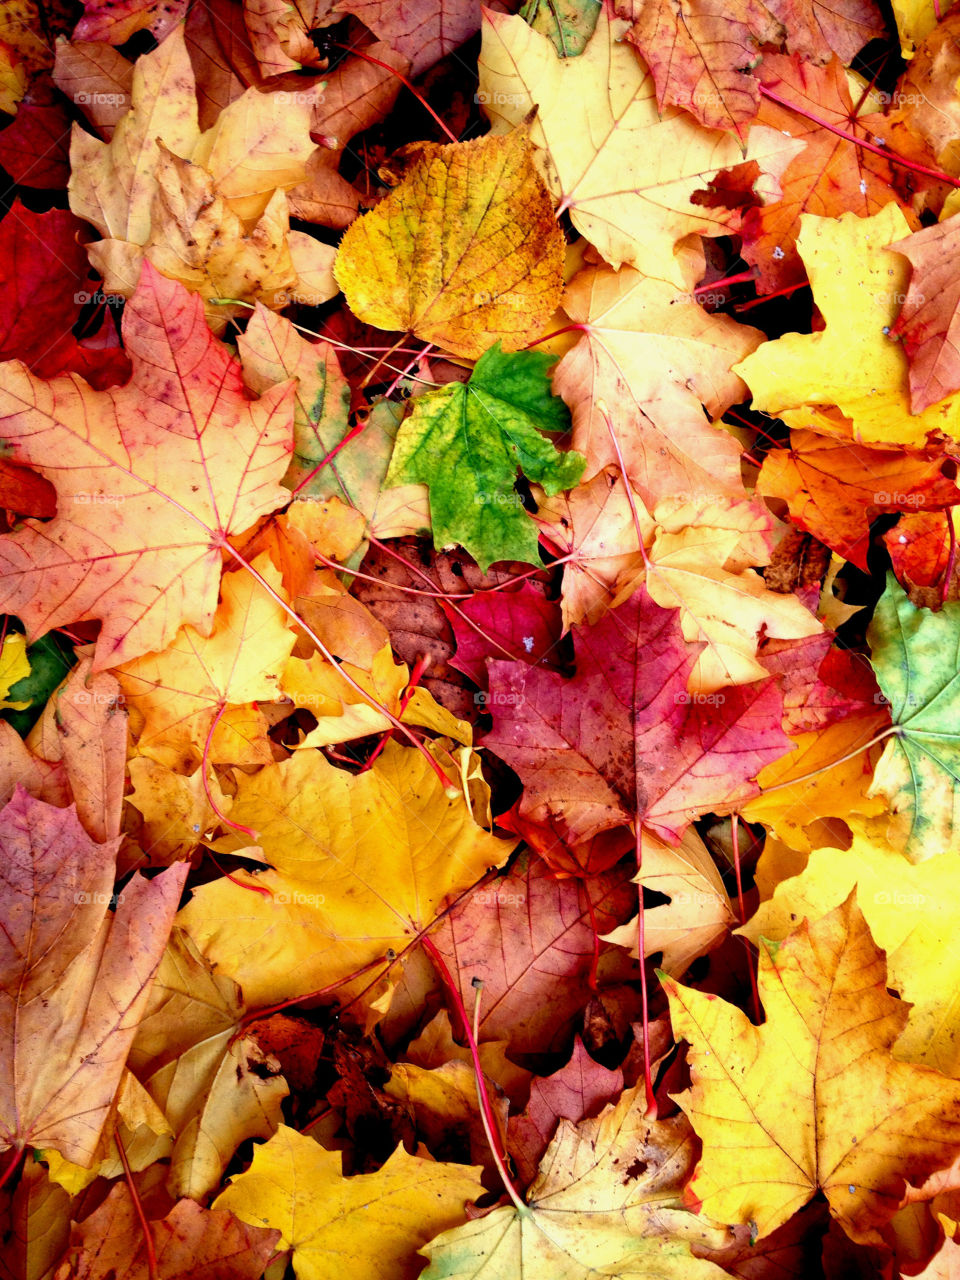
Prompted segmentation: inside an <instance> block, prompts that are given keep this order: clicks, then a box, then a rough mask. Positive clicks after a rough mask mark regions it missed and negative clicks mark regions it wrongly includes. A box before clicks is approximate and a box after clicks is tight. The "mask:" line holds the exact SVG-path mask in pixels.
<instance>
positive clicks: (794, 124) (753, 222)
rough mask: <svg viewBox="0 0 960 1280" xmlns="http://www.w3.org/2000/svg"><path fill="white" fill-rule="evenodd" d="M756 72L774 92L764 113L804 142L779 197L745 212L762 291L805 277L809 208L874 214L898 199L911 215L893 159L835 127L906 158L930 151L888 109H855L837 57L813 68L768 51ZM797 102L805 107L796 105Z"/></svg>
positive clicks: (748, 251) (821, 212)
mask: <svg viewBox="0 0 960 1280" xmlns="http://www.w3.org/2000/svg"><path fill="white" fill-rule="evenodd" d="M758 75H759V78H760V82H761V84H762V86H763V88H764V90H765V91H766V92H767V93H768V94H774V95H776V96H775V98H771V97H769V96H767V97H765V98H764V100H763V103H762V106H761V109H760V113H759V116H758V120H759V121H760V122H761V123H762V124H764V125H767V126H769V127H770V128H772V129H775V130H777V131H778V132H782V133H783V134H785V135H786V136H787V137H789V138H793V139H796V141H798V142H802V143H803V150H802V151H801V152H800V153H799V154H798V155H796V156H794V157H793V159H791V161H790V163H789V164H788V165H787V166H786V168H785V169H784V170H783V172H782V174H781V175H780V178H779V185H780V189H781V190H780V195H779V198H775V199H770V198H769V197H768V198H767V201H766V203H765V204H764V206H763V207H762V208H759V209H757V208H754V209H750V210H748V211H747V213H746V214H745V215H744V220H743V251H742V252H743V257H744V258H745V259H746V261H747V262H749V263H751V264H752V265H753V267H754V268H755V278H756V282H757V288H758V290H759V291H760V292H761V293H770V292H773V291H775V290H777V289H783V288H785V287H786V286H788V285H790V284H795V283H797V282H799V281H801V280H802V279H803V267H802V265H801V263H800V261H799V258H798V256H797V247H798V246H797V237H798V235H799V232H800V228H801V225H802V220H803V217H804V215H807V214H816V215H818V216H829V217H835V216H836V215H838V214H842V213H844V212H852V213H856V214H857V215H858V216H859V217H870V216H872V215H874V214H876V213H878V212H879V211H880V210H881V209H883V208H884V207H886V206H887V205H890V204H892V205H893V207H895V208H897V207H900V208H901V209H902V211H903V213H904V215H905V217H908V218H911V219H913V215H912V214H911V213H910V212H909V210H908V209H907V207H906V205H905V204H904V203H903V202H901V201H900V200H899V197H898V195H897V192H896V190H895V189H894V170H893V168H892V167H891V165H890V162H889V161H888V160H887V159H886V158H885V157H884V156H878V155H876V154H875V153H874V152H872V151H868V150H866V149H864V148H861V147H858V146H856V144H855V143H854V142H852V141H850V140H849V138H844V137H841V136H839V135H838V134H837V133H836V132H834V131H833V130H836V129H840V130H842V131H843V132H844V133H846V134H851V133H852V134H853V136H854V137H859V136H861V135H862V136H864V138H865V140H866V141H868V142H873V145H877V143H878V142H879V143H882V144H884V145H890V146H891V148H892V150H893V151H895V152H896V153H898V154H901V155H906V156H907V158H917V159H929V157H928V156H926V155H925V154H921V155H919V156H917V155H915V153H916V152H917V151H918V146H917V143H916V142H915V141H914V140H913V138H912V136H911V135H909V134H908V133H907V131H906V130H905V129H903V127H902V126H900V127H899V128H898V127H897V126H896V125H895V124H894V123H893V122H889V121H887V120H886V119H885V118H884V117H883V115H882V114H879V113H871V114H868V115H865V116H863V117H858V116H857V112H856V109H855V107H854V104H853V101H852V99H851V97H850V87H849V85H848V83H847V79H846V72H845V71H844V68H843V64H842V62H841V60H840V59H839V58H834V59H833V60H832V61H831V62H830V63H829V64H828V65H827V66H825V67H814V66H811V65H810V64H809V63H805V62H802V61H801V60H800V58H799V57H796V56H794V57H792V58H789V57H785V56H777V55H772V56H765V57H764V59H763V62H762V63H761V65H760V67H759V68H758ZM777 99H780V101H778V100H777ZM793 104H796V105H797V107H798V108H799V109H800V110H799V111H792V110H790V107H791V106H792V105H793ZM810 115H813V117H814V118H815V119H814V120H811V119H810V118H809V116H810ZM817 120H823V121H825V123H826V124H827V125H831V126H833V129H829V128H824V126H823V125H821V124H818V123H816V121H817ZM874 139H876V141H874ZM920 150H921V151H922V149H920ZM909 229H911V230H912V229H913V227H912V226H910V227H909ZM801 256H803V255H801ZM804 262H806V258H804ZM808 270H809V264H808ZM891 289H892V286H891Z"/></svg>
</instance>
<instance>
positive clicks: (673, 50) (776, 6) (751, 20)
mask: <svg viewBox="0 0 960 1280" xmlns="http://www.w3.org/2000/svg"><path fill="white" fill-rule="evenodd" d="M616 12H617V13H618V14H619V15H620V16H621V17H624V18H627V19H629V20H631V21H632V22H633V26H632V27H631V28H630V31H629V32H628V33H627V38H628V39H629V40H631V41H632V42H633V43H634V44H635V45H636V46H637V48H638V49H639V50H640V52H641V53H642V54H643V56H644V58H645V59H646V61H647V63H648V64H649V66H650V70H651V72H652V73H653V76H654V79H655V80H656V82H657V96H658V100H659V102H660V106H661V108H662V107H663V106H664V105H665V104H666V103H670V104H671V105H673V106H680V107H685V108H686V109H687V110H688V111H689V112H690V113H691V114H692V115H693V116H695V117H696V118H697V119H698V120H699V121H700V123H701V124H702V125H704V127H705V128H708V129H734V130H735V131H736V133H737V136H738V137H742V131H741V129H740V125H742V124H745V123H747V122H749V121H751V120H753V119H754V118H755V117H756V116H757V114H758V111H759V109H760V105H761V97H760V87H759V82H758V80H757V77H756V76H754V75H751V74H750V72H751V70H752V69H753V68H754V67H755V66H756V64H757V63H758V61H760V57H761V55H760V50H759V46H760V45H763V44H787V45H788V46H789V48H790V50H791V52H795V53H798V54H799V55H800V56H802V57H804V58H810V59H812V60H813V61H816V62H826V61H828V60H829V58H830V56H831V54H832V52H833V51H834V50H836V52H837V53H838V54H839V56H840V61H841V62H844V63H849V62H852V61H853V58H854V56H855V54H857V53H858V52H859V50H860V49H861V48H862V47H863V45H865V44H866V43H867V42H868V41H869V40H872V39H874V37H876V36H879V35H882V34H883V33H884V25H883V19H882V18H881V16H880V14H879V13H878V12H877V10H876V8H875V7H874V5H873V4H872V3H871V0H844V3H843V4H841V5H837V6H833V7H831V8H828V7H827V6H826V5H825V4H820V3H817V2H816V0H801V2H800V3H797V0H768V2H767V3H762V2H761V0H749V2H748V3H746V4H744V5H742V6H740V8H739V9H738V10H737V11H735V12H734V11H727V12H723V11H718V10H716V9H714V8H713V7H712V6H711V5H710V4H707V3H704V0H679V3H678V4H676V5H674V4H672V3H665V2H664V0H660V2H659V3H657V4H654V5H646V4H642V3H638V0H619V3H618V4H617V6H616Z"/></svg>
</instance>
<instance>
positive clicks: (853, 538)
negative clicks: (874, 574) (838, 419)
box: [757, 386, 960, 573]
mask: <svg viewBox="0 0 960 1280" xmlns="http://www.w3.org/2000/svg"><path fill="white" fill-rule="evenodd" d="M958 389H960V386H958ZM946 465H947V460H946V458H945V456H944V454H943V453H942V452H941V451H940V450H938V449H933V448H928V449H925V450H914V451H907V450H905V449H868V448H866V447H864V446H863V445H856V444H852V443H850V442H849V441H846V440H836V439H831V438H830V437H828V436H821V435H818V434H817V433H816V432H814V431H804V430H802V429H801V430H794V431H792V432H791V434H790V448H789V449H772V450H771V451H770V452H769V453H768V454H766V455H765V457H764V459H763V467H762V468H761V471H760V475H759V476H758V477H757V492H758V493H761V494H763V495H764V497H775V498H782V499H783V500H784V501H785V502H787V503H788V505H789V507H790V518H791V520H792V521H793V522H794V524H796V525H797V526H798V527H799V528H801V529H806V530H807V531H808V532H809V533H812V534H813V535H814V537H816V538H819V539H820V541H821V542H825V543H826V544H827V546H828V547H831V548H832V549H833V550H834V551H837V552H839V554H840V555H842V556H843V558H844V559H845V560H849V561H850V562H851V563H852V564H855V565H856V566H857V568H859V569H862V570H863V572H864V573H866V572H867V554H868V552H869V550H870V521H871V519H872V518H873V515H874V514H879V513H881V512H887V511H908V512H910V511H913V510H914V509H915V508H917V507H921V506H922V507H924V508H926V509H928V510H931V511H933V510H936V509H937V508H940V507H949V506H953V505H954V504H955V503H957V502H960V491H958V490H957V487H956V485H955V484H954V483H953V481H952V480H951V479H949V478H948V477H947V475H946V474H945V471H946Z"/></svg>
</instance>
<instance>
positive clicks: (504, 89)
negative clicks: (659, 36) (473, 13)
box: [478, 7, 796, 287]
mask: <svg viewBox="0 0 960 1280" xmlns="http://www.w3.org/2000/svg"><path fill="white" fill-rule="evenodd" d="M629 25H630V24H629V23H628V22H625V21H621V20H619V19H614V20H612V21H611V20H610V19H609V17H608V16H607V10H606V8H605V7H604V9H603V10H602V11H601V14H600V17H599V20H598V22H597V26H596V29H595V31H594V33H593V35H592V36H591V38H590V40H589V42H588V44H587V47H586V49H584V51H583V53H581V54H580V55H579V56H578V57H576V58H558V57H557V53H556V50H555V49H554V46H553V43H552V42H551V41H550V40H549V39H548V38H547V36H544V35H541V34H540V33H539V32H537V31H534V30H533V29H532V28H531V27H529V26H528V25H527V24H526V22H524V20H523V19H522V18H520V17H517V16H507V15H505V14H502V13H495V12H493V11H488V12H485V14H484V19H483V46H482V48H481V51H480V90H479V93H478V98H479V101H480V102H481V103H483V106H484V110H485V111H486V113H487V115H488V116H489V117H490V120H491V122H492V128H493V132H494V133H495V134H498V133H503V132H505V131H506V130H507V129H510V128H513V127H515V126H516V125H518V124H520V122H521V121H522V120H524V119H525V118H526V117H527V115H528V113H529V112H530V111H531V110H532V109H533V108H534V107H536V108H537V116H536V119H535V121H534V123H533V126H532V131H531V138H532V140H533V142H534V143H535V144H536V145H537V147H539V148H540V149H541V151H542V152H543V153H544V155H543V157H542V160H541V167H542V170H543V173H544V177H545V180H546V182H547V185H548V186H549V188H550V190H551V192H552V193H553V195H554V196H555V197H556V198H557V199H558V200H559V201H560V207H561V208H562V209H569V210H570V217H571V220H572V222H573V224H574V226H575V227H576V228H577V230H578V231H579V232H581V234H583V235H584V236H586V238H587V239H588V240H589V241H590V242H591V243H592V244H594V245H595V246H596V247H597V249H599V251H600V253H601V254H602V256H603V257H604V258H605V259H606V261H607V262H608V263H610V265H611V266H612V267H619V266H620V265H621V264H622V263H624V262H626V263H629V264H630V265H631V266H635V267H637V268H638V269H639V270H641V271H642V272H643V273H644V274H645V275H651V276H655V277H663V276H665V277H666V278H667V279H669V280H671V281H672V282H673V283H674V284H676V285H678V286H680V287H682V286H683V274H682V271H681V270H680V268H679V265H678V263H677V262H676V260H675V259H674V245H675V244H676V242H677V241H678V240H680V239H681V238H682V237H683V236H686V235H690V234H691V233H695V232H696V233H700V234H701V235H714V236H717V235H725V234H727V233H728V232H729V231H730V229H731V221H730V219H731V211H730V210H727V209H708V208H706V207H705V206H703V205H696V204H694V203H693V201H692V198H691V197H692V196H693V194H694V192H695V191H697V190H698V189H700V188H705V187H706V186H707V184H708V182H709V181H710V179H711V178H712V177H713V176H714V175H715V174H716V173H717V172H718V170H721V169H726V168H729V167H730V166H733V165H736V164H739V163H740V161H742V160H743V159H744V156H743V154H742V153H741V150H740V147H739V145H738V143H737V141H736V139H735V138H734V137H732V136H731V135H729V134H726V133H722V132H720V131H718V130H712V129H704V128H703V127H702V126H701V125H699V124H698V123H697V121H695V120H694V119H693V118H692V117H691V116H689V115H688V114H687V113H686V112H685V111H682V110H680V108H679V107H665V108H664V109H663V111H662V112H661V111H660V110H659V109H658V106H657V92H656V86H655V84H654V81H653V76H651V75H650V73H649V71H648V70H647V68H646V66H645V65H644V63H643V61H642V59H641V58H640V57H639V56H638V55H637V53H636V51H635V50H634V49H633V48H632V47H631V46H630V45H628V44H627V43H625V42H622V40H621V37H622V36H623V35H624V34H625V32H626V31H627V29H628V28H629ZM785 150H790V152H791V153H795V151H796V143H795V142H794V141H793V139H790V138H785V137H783V136H782V135H781V134H779V133H778V132H777V131H776V130H774V129H765V128H760V129H752V130H751V131H750V134H749V138H748V150H747V159H755V160H757V161H763V162H764V163H765V164H768V165H769V164H773V165H774V166H781V167H782V158H783V153H784V151H785Z"/></svg>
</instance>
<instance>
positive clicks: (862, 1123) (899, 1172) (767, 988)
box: [661, 894, 960, 1243]
mask: <svg viewBox="0 0 960 1280" xmlns="http://www.w3.org/2000/svg"><path fill="white" fill-rule="evenodd" d="M886 980H887V978H886V963H885V961H884V955H883V952H882V951H880V950H878V948H877V946H876V944H875V943H874V941H873V939H872V937H871V936H870V931H869V929H868V928H867V925H866V922H865V921H864V918H863V915H862V914H861V912H860V910H859V908H858V907H857V905H856V903H855V901H854V896H853V894H851V895H850V896H849V897H848V898H847V900H846V901H845V902H844V903H842V904H841V905H840V906H839V907H837V908H836V909H835V910H833V911H831V912H830V913H829V914H828V915H825V916H824V917H823V918H822V919H821V920H818V921H817V922H816V923H815V924H813V925H808V924H807V922H806V921H803V922H802V923H801V924H800V926H799V927H798V928H797V929H796V930H795V931H794V932H793V933H792V934H791V935H790V937H789V938H788V939H787V940H786V941H785V942H782V943H766V944H764V946H763V947H762V948H761V951H760V971H759V976H758V979H757V981H758V987H759V991H760V998H761V1000H762V1002H763V1006H764V1010H765V1013H766V1021H765V1022H764V1024H763V1026H760V1027H755V1026H753V1025H752V1024H751V1023H750V1021H749V1020H748V1019H747V1017H746V1015H745V1014H744V1013H742V1012H741V1011H740V1010H739V1009H737V1008H736V1007H735V1006H733V1005H730V1004H727V1003H726V1001H723V1000H720V999H718V998H717V997H716V996H713V995H707V994H704V993H702V992H699V991H694V990H693V989H691V988H689V987H682V986H680V985H679V984H678V983H676V982H674V981H673V980H672V979H668V978H667V977H666V975H664V976H663V978H662V979H661V981H662V983H663V987H664V990H665V991H666V992H667V996H668V998H669V1000H670V1019H671V1022H672V1023H673V1029H674V1034H675V1035H676V1037H677V1038H678V1039H682V1040H686V1041H687V1043H688V1045H689V1046H690V1047H689V1050H688V1061H689V1063H690V1071H691V1078H692V1081H693V1083H692V1085H691V1087H690V1089H688V1090H687V1091H686V1092H685V1093H682V1094H680V1095H679V1096H678V1097H677V1098H676V1099H675V1100H676V1101H677V1102H678V1103H679V1105H680V1106H681V1107H682V1108H683V1110H684V1111H685V1112H686V1114H687V1115H688V1116H689V1117H690V1120H691V1122H692V1124H693V1126H694V1128H695V1129H696V1131H697V1135H698V1136H699V1138H700V1139H701V1141H702V1142H703V1155H702V1156H701V1158H700V1162H699V1164H698V1165H697V1168H696V1171H695V1172H694V1175H693V1178H692V1180H691V1182H690V1184H689V1190H688V1195H689V1197H690V1198H691V1199H696V1201H697V1203H698V1205H700V1206H701V1207H702V1210H703V1212H704V1213H705V1214H706V1215H707V1216H708V1217H710V1218H712V1219H713V1220H714V1221H718V1222H731V1223H733V1222H742V1223H746V1222H747V1221H752V1222H753V1223H755V1224H756V1231H757V1234H758V1235H759V1236H766V1235H769V1234H770V1232H771V1231H774V1230H775V1229H776V1228H777V1227H778V1226H780V1225H781V1224H782V1223H784V1222H786V1221H787V1219H788V1218H789V1217H790V1216H791V1215H792V1214H794V1213H795V1212H796V1211H797V1210H798V1209H799V1208H800V1207H801V1206H802V1205H804V1204H806V1202H807V1201H808V1200H809V1199H810V1198H811V1196H812V1195H813V1194H814V1192H815V1191H817V1190H818V1189H819V1190H821V1191H822V1192H823V1193H824V1195H825V1196H826V1198H827V1201H828V1203H829V1205H830V1210H831V1212H832V1214H833V1216H834V1217H835V1218H837V1219H838V1221H839V1222H840V1223H841V1225H842V1226H843V1229H844V1230H845V1231H846V1232H847V1234H848V1235H849V1236H850V1237H851V1238H852V1239H854V1240H858V1241H861V1242H864V1243H869V1242H871V1241H876V1240H878V1239H879V1236H878V1232H877V1228H878V1227H879V1226H881V1225H882V1224H884V1223H885V1222H887V1221H888V1220H889V1218H890V1217H891V1216H892V1214H893V1213H894V1212H895V1211H896V1209H897V1207H898V1205H899V1203H900V1200H901V1197H902V1194H903V1190H904V1186H905V1183H906V1180H907V1179H908V1178H909V1179H911V1180H912V1181H915V1180H916V1179H917V1178H922V1177H924V1176H925V1175H926V1174H927V1173H930V1172H933V1171H934V1170H936V1169H940V1168H943V1167H945V1166H946V1165H947V1164H949V1163H950V1161H951V1160H952V1159H953V1158H954V1155H955V1152H956V1147H957V1141H958V1137H960V1085H958V1084H957V1083H956V1081H953V1080H948V1079H947V1078H946V1077H945V1076H942V1075H940V1073H939V1072H936V1071H933V1070H931V1069H930V1068H929V1067H920V1066H914V1065H908V1064H907V1063H902V1062H897V1061H895V1060H894V1059H893V1058H892V1057H891V1054H890V1050H891V1048H892V1046H893V1044H894V1042H895V1040H896V1038H897V1036H898V1035H899V1034H900V1032H901V1031H902V1029H903V1026H904V1023H905V1022H906V1020H907V1010H906V1008H905V1007H904V1005H903V1004H901V1003H900V1002H899V1001H897V1000H894V999H893V998H892V997H891V996H889V995H888V994H887V993H886V990H885V986H886ZM852 1063H856V1071H857V1079H858V1087H857V1088H856V1089H855V1090H852V1089H851V1088H850V1066H851V1064H852ZM734 1144H735V1145H734Z"/></svg>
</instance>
